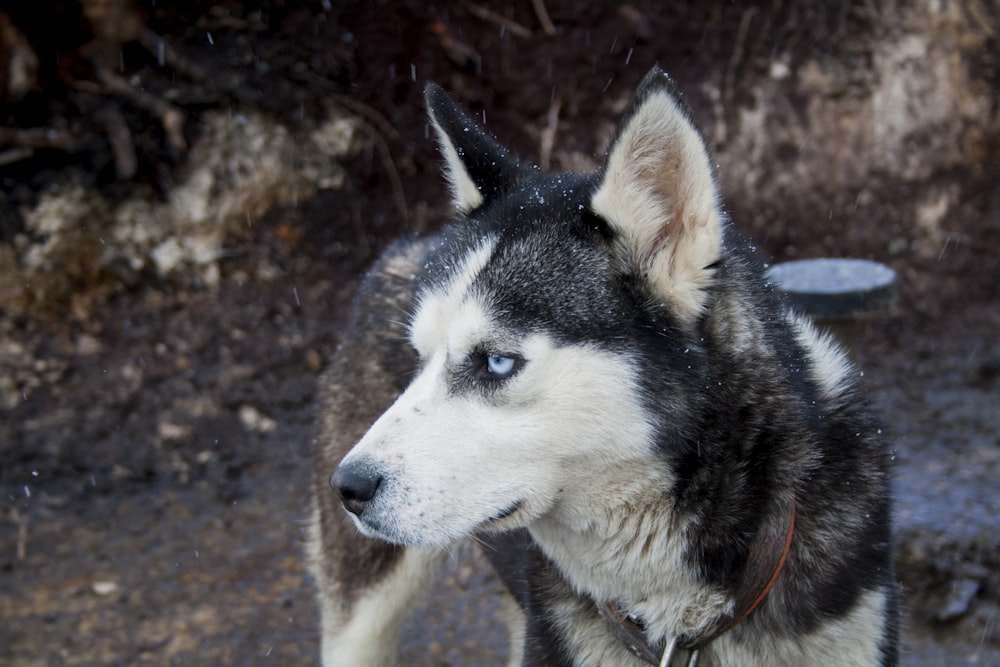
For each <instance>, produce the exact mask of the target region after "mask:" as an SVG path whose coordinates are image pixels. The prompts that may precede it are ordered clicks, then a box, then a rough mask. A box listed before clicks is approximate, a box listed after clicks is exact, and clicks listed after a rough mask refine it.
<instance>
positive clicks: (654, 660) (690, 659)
mask: <svg viewBox="0 0 1000 667" xmlns="http://www.w3.org/2000/svg"><path fill="white" fill-rule="evenodd" d="M794 534H795V498H794V497H793V498H792V502H791V511H790V512H789V518H788V528H787V530H777V529H774V528H773V527H762V528H761V529H760V530H758V531H757V535H756V536H755V537H754V540H753V542H752V543H751V544H750V551H749V553H748V555H747V566H746V571H745V573H744V575H743V578H742V579H741V580H740V583H739V586H738V587H737V588H736V596H735V597H736V604H735V605H734V606H733V611H732V612H731V613H729V614H726V615H725V616H723V617H722V618H720V619H719V620H718V621H717V622H716V623H715V625H713V626H712V627H711V628H709V629H708V630H707V631H705V632H704V633H702V635H701V636H699V637H694V638H689V637H677V638H675V639H674V640H673V641H671V642H670V643H669V644H667V643H665V642H662V641H660V642H650V641H649V638H648V637H647V636H646V630H645V628H644V627H643V626H642V624H641V623H640V622H637V621H636V620H634V619H632V618H630V617H629V616H628V615H626V614H624V613H623V612H622V611H621V610H620V609H619V608H618V606H617V605H616V604H615V603H614V602H601V603H598V605H597V609H598V611H599V612H600V614H601V617H602V618H604V620H605V622H606V623H607V624H608V626H609V627H610V628H611V630H612V631H613V632H614V634H615V636H616V637H618V639H620V640H621V641H622V642H624V643H625V645H626V646H628V648H629V650H630V651H632V653H634V654H635V655H636V656H638V657H639V658H642V659H643V660H645V661H646V662H648V663H650V664H652V665H660V667H666V666H668V665H671V664H673V660H674V658H679V657H681V655H684V656H686V657H685V661H683V662H682V663H681V664H685V665H694V664H697V655H698V651H700V650H701V649H702V648H704V647H706V646H708V645H709V644H710V643H712V642H713V641H714V640H716V639H717V638H718V637H719V636H721V635H723V634H725V633H726V632H729V631H730V630H732V629H733V628H734V627H736V626H737V625H739V624H740V623H742V622H743V621H744V620H746V618H747V617H749V616H750V614H752V613H753V612H754V611H755V610H756V609H757V607H759V606H760V605H761V603H762V602H763V601H764V598H766V597H767V594H768V593H770V592H771V589H772V588H773V587H774V584H775V582H777V581H778V575H779V574H781V570H782V569H783V568H784V567H785V561H787V560H788V552H789V551H790V550H791V548H792V536H793V535H794ZM782 538H784V539H782Z"/></svg>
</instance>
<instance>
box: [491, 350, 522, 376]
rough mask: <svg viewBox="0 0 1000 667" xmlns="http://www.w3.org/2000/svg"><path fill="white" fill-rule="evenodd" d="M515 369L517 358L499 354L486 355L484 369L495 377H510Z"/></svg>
mask: <svg viewBox="0 0 1000 667" xmlns="http://www.w3.org/2000/svg"><path fill="white" fill-rule="evenodd" d="M516 369H517V359H515V358H514V357H505V356H503V355H499V354H487V355H486V370H487V371H488V372H489V374H490V375H492V376H493V377H495V378H497V379H503V378H507V377H510V376H511V375H512V374H513V373H514V371H515V370H516Z"/></svg>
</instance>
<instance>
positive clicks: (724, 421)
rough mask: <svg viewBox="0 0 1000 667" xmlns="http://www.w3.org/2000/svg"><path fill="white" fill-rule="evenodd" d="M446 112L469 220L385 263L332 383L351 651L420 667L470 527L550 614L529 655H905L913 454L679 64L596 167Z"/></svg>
mask: <svg viewBox="0 0 1000 667" xmlns="http://www.w3.org/2000/svg"><path fill="white" fill-rule="evenodd" d="M426 101H427V108H428V110H429V113H430V122H431V125H432V126H433V128H434V130H435V132H436V134H437V138H438V140H439V142H440V146H441V151H442V153H443V163H444V173H445V176H446V178H447V180H448V182H449V183H450V185H451V191H452V198H453V203H454V208H455V218H454V221H453V223H452V224H451V225H450V226H448V227H446V228H445V229H444V230H443V231H442V232H441V233H440V234H438V235H436V236H432V237H430V238H424V239H417V240H406V241H402V242H398V243H397V244H396V245H394V246H392V247H390V248H389V249H388V250H387V251H386V252H385V253H384V255H383V256H382V257H381V259H380V260H379V262H378V263H377V265H376V266H375V267H374V268H373V269H371V271H370V272H369V273H368V275H367V277H366V279H365V280H364V282H363V284H362V286H361V288H360V291H359V293H358V295H357V297H356V299H355V302H354V304H353V306H352V313H351V319H350V323H349V326H348V329H347V331H346V333H345V335H344V339H343V343H342V346H341V348H340V349H339V352H338V354H337V356H336V359H335V360H334V362H333V364H332V368H331V371H330V373H329V376H328V377H327V379H326V382H325V390H326V391H327V392H328V398H327V400H326V401H325V404H324V408H323V410H322V419H321V422H322V424H321V433H320V439H319V444H318V446H317V451H316V459H315V480H314V485H315V512H314V520H313V540H312V554H311V556H312V562H313V570H314V572H315V575H316V579H317V583H318V587H319V595H320V601H321V606H322V656H323V663H324V665H326V667H335V666H350V667H356V666H359V665H390V664H392V663H393V661H394V652H395V634H396V631H397V629H398V626H399V623H400V621H401V619H402V618H403V617H404V615H405V614H406V612H407V609H408V608H409V606H410V605H411V603H412V602H413V601H414V599H415V598H416V597H417V596H418V595H419V594H420V593H421V592H422V591H423V590H424V588H425V584H426V582H427V581H428V580H429V579H431V578H432V577H433V575H434V572H435V569H436V567H437V566H438V565H439V563H440V561H441V558H442V554H443V553H445V552H446V551H447V550H448V549H450V548H453V546H454V545H455V544H456V543H458V542H460V541H463V540H466V539H468V538H470V537H475V540H476V541H477V542H478V543H479V544H481V545H483V547H484V551H485V553H486V556H487V557H488V558H489V559H490V561H491V562H492V563H493V565H494V567H495V568H496V569H497V572H498V573H499V575H500V577H501V579H502V580H503V581H504V582H505V584H506V585H507V587H508V589H509V591H510V593H511V595H512V598H513V600H516V601H517V603H518V606H519V608H520V613H519V614H517V621H516V623H515V625H516V627H515V628H514V629H513V631H512V633H511V637H512V638H513V641H512V644H513V645H512V647H511V663H510V664H511V665H519V664H520V665H554V666H562V665H576V666H584V665H593V666H603V667H607V666H609V665H622V666H636V667H638V666H640V665H647V664H654V665H657V664H659V665H668V664H687V661H691V663H692V664H693V663H694V662H697V664H700V665H742V666H746V665H795V666H803V665H809V666H814V665H893V664H895V663H896V661H897V653H898V648H897V614H898V613H897V583H896V580H895V576H894V573H893V565H892V548H891V539H890V514H891V512H890V479H889V470H888V468H889V456H888V449H887V445H886V443H885V442H884V441H883V437H882V435H881V430H880V429H879V427H878V424H877V422H876V420H875V419H874V418H873V417H872V415H871V413H870V412H869V409H868V407H867V406H866V404H865V402H864V401H863V400H862V399H861V398H860V397H859V396H858V392H857V387H856V385H855V379H854V378H855V375H856V373H855V371H854V370H853V369H852V366H851V364H850V362H849V361H848V359H847V358H846V357H845V355H844V353H843V352H842V351H841V350H840V349H839V348H838V347H837V345H836V344H835V343H834V341H832V340H831V339H830V338H828V337H827V336H825V335H823V334H821V333H818V332H817V330H816V329H815V328H814V327H813V325H812V324H811V323H810V322H809V321H807V320H806V319H804V318H803V317H802V316H801V315H799V314H797V313H796V312H794V311H793V310H792V309H790V308H789V307H788V306H786V304H785V303H784V302H783V300H782V298H781V297H780V295H779V294H778V293H776V292H775V290H774V289H773V288H772V287H771V286H770V285H769V284H768V282H767V281H766V280H765V278H764V276H763V274H762V266H761V264H760V263H759V262H758V260H757V259H755V257H754V254H753V248H752V245H751V243H750V242H749V241H748V240H746V239H745V238H743V237H741V236H739V235H738V234H737V233H736V232H734V231H733V229H732V228H731V227H730V225H729V224H728V222H727V220H726V215H725V213H724V211H723V208H722V206H721V204H720V201H719V191H718V186H717V184H716V181H715V178H714V173H713V169H712V165H711V159H710V157H709V155H708V153H707V150H706V146H705V143H704V141H703V139H702V136H701V134H700V133H699V131H698V129H697V128H696V127H695V126H694V124H693V122H692V119H691V115H690V113H689V111H688V110H687V109H686V107H685V106H684V105H683V104H682V102H681V101H680V99H679V96H678V94H677V93H676V91H675V88H674V86H673V84H672V82H671V80H670V79H669V78H668V77H667V76H666V75H665V74H664V73H663V72H661V71H659V70H658V69H654V70H653V71H651V72H650V73H649V74H648V75H647V76H646V78H645V79H644V80H643V82H642V84H641V86H640V87H639V89H638V92H637V93H636V95H635V99H634V101H633V102H632V104H631V107H630V109H629V110H628V111H627V112H626V113H625V115H624V118H623V120H622V121H621V123H620V125H619V128H618V130H617V133H616V134H615V137H614V139H613V140H612V143H611V145H610V148H609V149H608V153H607V156H606V159H605V161H604V164H603V166H601V168H600V169H599V170H598V171H597V172H596V173H593V174H585V175H581V174H573V173H565V174H558V175H550V174H546V173H543V172H541V171H540V170H538V169H537V168H535V167H533V166H531V165H527V164H524V163H523V162H520V161H519V160H518V159H517V158H515V157H514V156H513V155H511V154H510V153H509V152H508V151H507V150H506V149H504V148H503V147H502V146H501V145H500V144H498V143H497V142H496V141H495V140H494V139H493V138H492V137H491V136H489V135H488V134H487V133H486V132H485V131H483V130H482V129H481V128H480V127H478V126H477V125H476V123H475V122H474V121H473V120H471V119H470V118H469V116H468V115H467V114H466V113H465V112H463V111H462V110H461V109H460V108H459V107H458V105H457V104H456V103H455V102H453V101H452V100H451V99H450V98H449V97H448V96H447V95H446V94H445V93H444V92H443V91H442V90H441V89H440V88H438V87H437V86H435V85H433V84H432V85H429V86H428V87H427V90H426ZM331 486H332V489H331V488H330V487H331Z"/></svg>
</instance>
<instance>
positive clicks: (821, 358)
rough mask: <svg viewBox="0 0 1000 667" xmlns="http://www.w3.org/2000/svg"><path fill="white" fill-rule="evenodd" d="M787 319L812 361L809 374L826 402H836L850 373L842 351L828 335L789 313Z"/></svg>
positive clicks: (850, 367) (803, 318) (804, 319)
mask: <svg viewBox="0 0 1000 667" xmlns="http://www.w3.org/2000/svg"><path fill="white" fill-rule="evenodd" d="M787 319H788V321H789V323H790V324H791V325H792V330H793V331H794V332H795V335H796V336H798V339H799V342H800V343H801V344H802V347H804V348H805V349H806V352H807V353H808V354H809V358H810V360H811V361H812V364H811V365H810V371H811V373H812V380H813V382H815V383H816V384H817V386H818V387H819V389H820V392H821V393H822V395H823V396H824V397H825V398H835V397H837V396H840V395H842V394H843V393H844V388H845V387H846V386H847V385H848V383H849V379H850V374H851V371H852V369H853V365H852V364H851V361H850V359H848V357H847V354H846V353H845V352H844V350H843V348H841V347H840V345H839V344H838V343H837V341H836V340H835V339H834V337H833V336H832V335H831V334H830V333H828V332H821V331H819V329H817V328H816V326H815V325H814V324H813V323H812V322H811V321H810V320H807V319H806V318H805V317H803V316H801V315H798V314H796V313H792V312H789V313H788V314H787Z"/></svg>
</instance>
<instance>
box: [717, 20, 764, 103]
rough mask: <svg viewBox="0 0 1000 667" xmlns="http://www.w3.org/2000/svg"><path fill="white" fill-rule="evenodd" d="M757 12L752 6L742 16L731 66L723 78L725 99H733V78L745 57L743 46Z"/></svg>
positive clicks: (731, 57) (723, 97)
mask: <svg viewBox="0 0 1000 667" xmlns="http://www.w3.org/2000/svg"><path fill="white" fill-rule="evenodd" d="M756 14H757V8H756V7H750V8H749V9H747V10H745V11H744V12H743V16H741V17H740V27H739V29H738V30H737V32H736V42H735V44H734V45H733V54H732V56H730V58H729V66H728V67H726V74H725V76H724V78H723V84H722V99H723V100H724V101H729V100H732V94H733V90H732V89H733V80H734V79H735V78H736V67H737V66H738V65H739V63H740V60H741V59H742V58H743V47H744V44H745V43H746V39H747V31H749V30H750V21H752V20H753V17H754V16H755V15H756Z"/></svg>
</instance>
